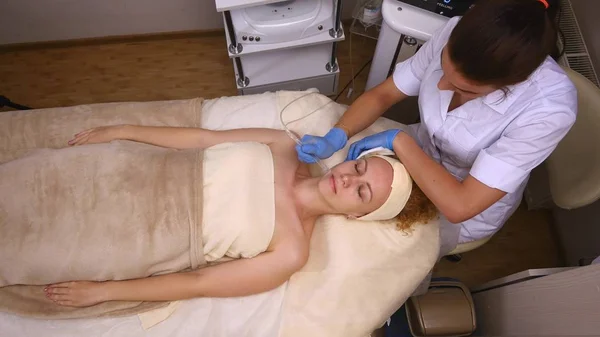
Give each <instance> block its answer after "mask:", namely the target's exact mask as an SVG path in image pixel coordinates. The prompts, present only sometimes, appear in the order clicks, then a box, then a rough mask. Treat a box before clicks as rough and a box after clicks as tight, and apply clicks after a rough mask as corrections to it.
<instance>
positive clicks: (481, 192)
mask: <svg viewBox="0 0 600 337" xmlns="http://www.w3.org/2000/svg"><path fill="white" fill-rule="evenodd" d="M393 147H394V152H396V155H398V159H400V161H401V162H402V164H404V166H406V169H407V170H408V172H410V175H411V176H412V178H413V179H414V181H415V182H416V183H417V185H419V187H420V188H421V190H422V191H423V193H425V195H427V197H428V198H429V199H430V200H431V202H433V204H434V205H435V206H436V207H437V208H438V209H439V210H440V212H441V213H442V214H443V215H444V216H445V217H446V218H447V219H448V221H450V222H452V223H460V222H463V221H465V220H468V219H470V218H472V217H474V216H475V215H477V214H479V213H481V212H483V211H484V210H486V209H487V208H488V207H490V206H491V205H493V204H494V203H495V202H496V201H498V200H500V199H501V198H502V197H503V196H504V195H506V192H504V191H501V190H498V189H495V188H491V187H489V186H487V185H485V184H483V183H481V182H479V181H478V180H477V179H475V178H473V177H472V176H470V175H469V176H468V177H467V178H466V179H465V180H463V181H462V182H460V181H458V180H457V179H456V178H455V177H454V176H453V175H452V174H450V173H449V172H448V171H447V170H446V169H445V168H444V167H443V166H442V165H440V164H438V163H437V162H435V161H434V160H433V159H431V158H430V157H429V156H428V155H427V154H426V153H425V152H423V150H422V149H421V148H420V147H419V145H418V144H417V143H416V142H415V141H414V139H412V137H410V136H409V135H407V134H406V133H404V132H400V133H398V135H397V136H396V138H395V139H394V142H393Z"/></svg>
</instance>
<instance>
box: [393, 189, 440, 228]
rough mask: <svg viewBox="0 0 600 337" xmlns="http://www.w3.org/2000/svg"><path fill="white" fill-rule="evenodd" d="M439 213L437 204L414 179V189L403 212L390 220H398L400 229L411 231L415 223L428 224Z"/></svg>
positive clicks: (397, 224)
mask: <svg viewBox="0 0 600 337" xmlns="http://www.w3.org/2000/svg"><path fill="white" fill-rule="evenodd" d="M437 215H438V210H437V208H436V207H435V205H434V204H433V203H432V202H431V200H429V198H427V196H426V195H425V193H423V191H421V189H420V188H419V186H417V184H416V183H415V182H414V181H413V186H412V191H411V193H410V197H409V199H408V202H407V203H406V205H405V206H404V208H403V209H402V212H400V214H398V215H397V216H396V217H395V218H394V219H392V220H390V221H394V222H396V228H397V229H398V230H401V231H404V232H405V233H410V232H412V230H413V226H414V225H415V224H426V223H428V222H429V221H430V220H432V219H434V218H436V217H437Z"/></svg>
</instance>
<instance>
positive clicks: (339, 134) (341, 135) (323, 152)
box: [296, 128, 348, 164]
mask: <svg viewBox="0 0 600 337" xmlns="http://www.w3.org/2000/svg"><path fill="white" fill-rule="evenodd" d="M300 141H301V143H302V145H296V152H297V153H298V159H299V160H300V161H302V162H305V163H311V164H312V163H315V162H316V159H315V157H317V158H319V159H325V158H329V157H331V156H332V155H333V154H334V153H336V152H337V151H339V150H341V149H342V148H344V146H346V142H347V141H348V136H347V135H346V133H345V132H344V130H342V129H340V128H332V129H331V130H329V132H327V134H326V135H325V136H324V137H319V136H312V135H305V136H304V137H302V139H301V140H300Z"/></svg>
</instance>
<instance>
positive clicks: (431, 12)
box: [366, 0, 475, 90]
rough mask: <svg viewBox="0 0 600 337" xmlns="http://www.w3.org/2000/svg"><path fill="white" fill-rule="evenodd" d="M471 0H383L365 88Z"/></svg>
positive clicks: (384, 74)
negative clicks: (378, 28)
mask: <svg viewBox="0 0 600 337" xmlns="http://www.w3.org/2000/svg"><path fill="white" fill-rule="evenodd" d="M473 3H475V0H402V1H399V0H383V3H382V6H381V14H382V16H383V23H382V25H381V32H380V33H379V38H378V41H377V47H376V48H375V55H374V56H373V63H372V65H371V70H370V72H369V77H368V79H367V86H366V90H368V89H371V88H373V87H374V86H376V85H378V84H379V83H381V82H383V81H384V80H385V79H386V78H387V77H388V76H389V75H391V74H392V72H393V70H394V66H395V65H396V63H398V62H401V61H404V60H406V59H408V58H409V57H411V56H412V55H413V54H414V53H416V52H417V51H418V49H419V48H420V47H421V45H423V43H425V41H427V40H429V39H430V38H431V35H432V34H433V33H434V32H435V31H436V30H437V29H438V28H440V27H442V26H443V25H444V24H445V23H446V22H447V21H448V19H449V18H451V17H454V16H459V15H464V13H465V12H466V11H467V10H469V8H471V6H472V5H473Z"/></svg>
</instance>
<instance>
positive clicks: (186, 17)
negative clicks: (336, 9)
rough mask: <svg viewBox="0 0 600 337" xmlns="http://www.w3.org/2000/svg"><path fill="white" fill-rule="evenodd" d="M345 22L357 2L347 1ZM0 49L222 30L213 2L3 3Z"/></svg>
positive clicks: (18, 0) (0, 8)
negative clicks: (2, 47) (1, 47)
mask: <svg viewBox="0 0 600 337" xmlns="http://www.w3.org/2000/svg"><path fill="white" fill-rule="evenodd" d="M343 1H344V2H343V7H344V17H345V18H348V17H350V16H351V13H352V8H353V7H354V5H355V3H356V1H357V0H343ZM0 13H1V18H0V44H12V43H24V42H36V41H57V40H69V39H80V38H92V37H102V36H118V35H135V34H149V33H159V32H177V31H186V30H210V29H219V28H222V27H223V19H222V16H221V14H219V13H217V12H216V10H215V1H214V0H0Z"/></svg>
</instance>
